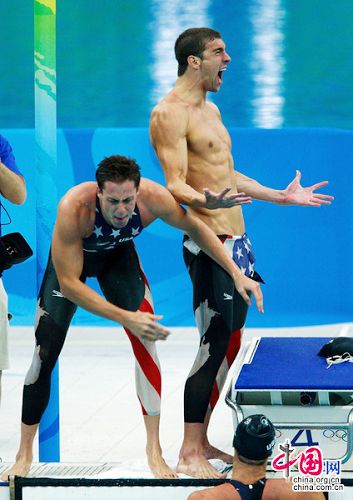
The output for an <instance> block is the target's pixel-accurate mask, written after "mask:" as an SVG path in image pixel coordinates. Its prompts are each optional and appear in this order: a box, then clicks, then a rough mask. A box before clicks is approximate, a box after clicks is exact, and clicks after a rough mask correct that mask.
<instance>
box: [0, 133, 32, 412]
mask: <svg viewBox="0 0 353 500" xmlns="http://www.w3.org/2000/svg"><path fill="white" fill-rule="evenodd" d="M0 195H1V196H3V197H4V198H6V199H7V200H8V201H10V202H11V203H14V204H15V205H22V203H24V201H25V199H26V184H25V181H24V179H23V176H22V174H21V172H20V170H19V168H18V166H17V164H16V160H15V156H14V154H13V151H12V147H11V145H10V143H9V141H8V140H7V139H6V138H5V137H4V136H3V135H1V134H0ZM0 223H1V199H0ZM0 236H1V224H0ZM7 337H8V309H7V294H6V291H5V289H4V285H3V283H2V279H1V274H0V404H1V376H2V372H3V370H5V369H7V368H8V367H9V357H8V339H7Z"/></svg>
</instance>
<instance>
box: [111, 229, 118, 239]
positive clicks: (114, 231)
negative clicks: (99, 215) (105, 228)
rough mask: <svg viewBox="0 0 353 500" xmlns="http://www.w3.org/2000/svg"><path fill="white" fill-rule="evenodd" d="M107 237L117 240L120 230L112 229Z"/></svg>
mask: <svg viewBox="0 0 353 500" xmlns="http://www.w3.org/2000/svg"><path fill="white" fill-rule="evenodd" d="M109 236H114V238H117V237H118V236H120V229H112V232H111V233H110V235H109Z"/></svg>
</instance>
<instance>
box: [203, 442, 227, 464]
mask: <svg viewBox="0 0 353 500" xmlns="http://www.w3.org/2000/svg"><path fill="white" fill-rule="evenodd" d="M203 454H204V456H205V458H207V460H211V459H214V458H216V459H218V460H222V461H223V462H225V463H226V464H232V463H233V457H232V455H229V453H226V452H225V451H222V450H219V449H218V448H215V447H214V446H212V445H210V444H209V443H208V444H207V445H206V446H204V449H203Z"/></svg>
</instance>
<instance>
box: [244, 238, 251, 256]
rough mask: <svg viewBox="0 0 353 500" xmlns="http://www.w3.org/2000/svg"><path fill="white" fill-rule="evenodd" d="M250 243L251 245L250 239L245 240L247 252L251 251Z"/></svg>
mask: <svg viewBox="0 0 353 500" xmlns="http://www.w3.org/2000/svg"><path fill="white" fill-rule="evenodd" d="M249 245H250V241H249V239H247V240H246V241H244V247H245V250H246V251H247V253H249V252H250V247H249Z"/></svg>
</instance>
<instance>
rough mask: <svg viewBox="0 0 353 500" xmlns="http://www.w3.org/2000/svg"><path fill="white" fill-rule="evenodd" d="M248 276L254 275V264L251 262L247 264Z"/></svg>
mask: <svg viewBox="0 0 353 500" xmlns="http://www.w3.org/2000/svg"><path fill="white" fill-rule="evenodd" d="M248 269H249V274H250V276H252V275H253V274H254V264H252V263H251V262H249V267H248Z"/></svg>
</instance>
